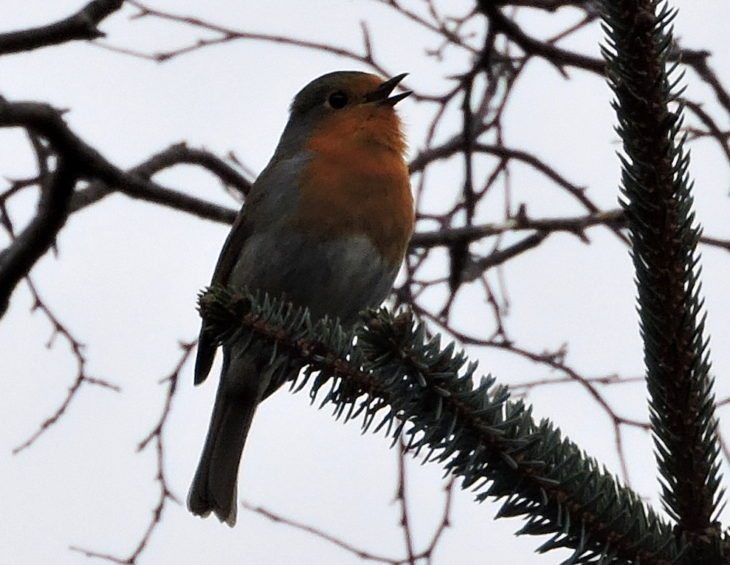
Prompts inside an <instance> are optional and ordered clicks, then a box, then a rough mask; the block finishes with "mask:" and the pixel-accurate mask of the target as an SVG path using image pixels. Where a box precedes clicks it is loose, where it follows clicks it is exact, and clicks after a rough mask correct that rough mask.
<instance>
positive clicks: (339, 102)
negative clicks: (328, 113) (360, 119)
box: [327, 90, 347, 110]
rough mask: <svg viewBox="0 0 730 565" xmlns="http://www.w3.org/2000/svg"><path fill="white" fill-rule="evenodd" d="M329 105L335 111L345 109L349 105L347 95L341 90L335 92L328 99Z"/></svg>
mask: <svg viewBox="0 0 730 565" xmlns="http://www.w3.org/2000/svg"><path fill="white" fill-rule="evenodd" d="M327 103H328V104H329V105H330V106H331V107H332V108H334V109H335V110H339V109H340V108H344V107H345V106H346V105H347V94H345V93H344V92H342V91H341V90H338V91H337V92H333V93H332V94H330V96H329V98H328V99H327Z"/></svg>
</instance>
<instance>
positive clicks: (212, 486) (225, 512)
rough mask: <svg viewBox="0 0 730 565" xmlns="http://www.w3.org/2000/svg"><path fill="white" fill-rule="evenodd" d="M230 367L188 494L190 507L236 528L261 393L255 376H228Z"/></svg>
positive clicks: (234, 374)
mask: <svg viewBox="0 0 730 565" xmlns="http://www.w3.org/2000/svg"><path fill="white" fill-rule="evenodd" d="M227 365H228V363H226V362H224V369H223V371H222V374H221V382H220V383H219V386H218V393H217V395H216V399H215V406H214V408H213V415H212V416H211V420H210V427H209V428H208V436H207V438H206V440H205V447H204V448H203V454H202V455H201V457H200V463H199V464H198V470H197V471H196V473H195V478H194V479H193V484H192V486H191V487H190V493H189V494H188V508H189V509H190V511H191V512H192V513H193V514H197V515H199V516H203V517H205V516H207V515H208V514H210V512H211V511H212V512H214V513H215V515H216V516H217V517H218V519H219V520H220V521H221V522H226V523H227V524H228V525H229V526H233V525H234V524H235V523H236V510H237V506H238V505H237V501H236V491H237V488H236V482H237V478H238V466H239V464H240V462H241V454H242V453H243V446H244V444H245V443H246V436H247V435H248V430H249V428H250V427H251V421H252V420H253V416H254V413H255V412H256V407H257V406H258V404H259V402H260V401H261V392H260V387H259V386H257V384H256V383H255V380H256V375H251V374H248V375H245V374H244V375H242V374H240V373H238V374H236V373H233V375H230V376H229V375H228V374H227V373H228V372H229V370H228V369H229V367H227ZM233 365H234V366H235V365H236V363H233ZM230 369H234V367H230ZM246 373H248V371H246ZM230 377H233V378H230ZM231 381H238V383H239V384H243V383H242V381H248V382H247V383H245V384H244V386H235V384H234V385H233V386H230V385H231V384H233V383H232V382H231ZM251 381H254V382H251ZM246 385H248V386H246ZM251 385H253V386H251Z"/></svg>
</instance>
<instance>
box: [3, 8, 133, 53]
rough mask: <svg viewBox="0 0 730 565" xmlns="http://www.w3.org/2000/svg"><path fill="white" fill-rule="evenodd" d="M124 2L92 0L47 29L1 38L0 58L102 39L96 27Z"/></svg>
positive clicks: (101, 33) (27, 31)
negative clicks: (80, 41) (43, 48)
mask: <svg viewBox="0 0 730 565" xmlns="http://www.w3.org/2000/svg"><path fill="white" fill-rule="evenodd" d="M122 4H124V0H93V1H92V2H89V3H88V4H87V5H86V6H84V7H83V8H81V9H80V10H79V11H78V12H76V13H75V14H73V15H71V16H69V17H68V18H65V19H63V20H60V21H58V22H55V23H53V24H50V25H46V26H42V27H36V28H32V29H24V30H21V31H13V32H10V33H2V34H0V55H6V54H8V53H18V52H20V51H32V50H34V49H38V48H40V47H48V46H51V45H58V44H60V43H66V42H68V41H77V40H89V39H97V38H99V37H104V35H105V34H104V32H102V31H101V30H100V29H99V28H98V27H97V26H98V25H99V24H100V23H101V22H102V20H104V19H105V18H107V17H108V16H110V15H111V14H113V13H114V12H116V11H117V10H119V9H120V8H121V7H122Z"/></svg>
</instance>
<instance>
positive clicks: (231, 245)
mask: <svg viewBox="0 0 730 565" xmlns="http://www.w3.org/2000/svg"><path fill="white" fill-rule="evenodd" d="M308 159H309V156H308V155H302V154H300V156H298V157H295V158H292V159H281V160H276V161H274V160H272V161H271V162H270V163H269V164H268V165H267V166H266V168H265V169H264V170H263V171H262V172H261V174H260V175H259V177H258V178H257V179H256V181H255V182H254V183H253V186H252V187H251V192H250V193H249V195H248V198H246V202H245V204H244V205H243V208H241V211H240V212H239V213H238V216H237V217H236V220H235V222H233V227H232V228H231V231H230V232H229V234H228V237H227V238H226V241H225V243H224V244H223V249H221V254H220V256H219V257H218V262H217V263H216V266H215V270H214V271H213V278H212V280H211V285H214V284H222V285H226V284H228V281H229V278H230V275H231V272H232V271H233V268H234V267H235V266H236V264H237V262H238V259H239V257H240V255H241V250H242V249H243V247H244V245H246V242H247V240H248V239H249V238H250V236H251V234H252V233H253V232H254V231H255V230H256V229H257V227H265V226H266V225H269V224H272V223H276V222H277V220H279V219H280V218H281V217H282V216H285V215H287V213H288V212H289V211H290V210H291V208H292V207H293V205H294V202H295V199H296V196H297V190H296V187H297V180H298V178H299V173H300V172H301V170H302V167H303V166H304V164H305V163H306V161H307V160H308ZM206 329H207V328H206V320H205V319H203V323H202V326H201V328H200V335H199V338H198V353H197V356H196V358H195V384H196V385H197V384H200V383H202V382H203V381H204V380H205V379H206V378H207V376H208V373H209V372H210V368H211V366H212V365H213V360H214V358H215V352H216V349H217V347H216V344H215V341H214V340H213V338H212V337H211V336H210V335H209V334H208V333H207V332H206Z"/></svg>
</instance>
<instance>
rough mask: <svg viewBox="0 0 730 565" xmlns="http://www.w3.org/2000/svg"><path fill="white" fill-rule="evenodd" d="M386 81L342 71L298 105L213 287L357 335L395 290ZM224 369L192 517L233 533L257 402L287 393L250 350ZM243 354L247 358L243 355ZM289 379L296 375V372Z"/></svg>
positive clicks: (408, 196) (399, 172)
mask: <svg viewBox="0 0 730 565" xmlns="http://www.w3.org/2000/svg"><path fill="white" fill-rule="evenodd" d="M406 75H407V73H404V74H399V75H397V76H394V77H392V78H390V79H388V80H386V79H383V78H381V77H379V76H377V75H374V74H371V73H366V72H360V71H336V72H331V73H328V74H325V75H323V76H320V77H319V78H317V79H315V80H313V81H311V82H310V83H309V84H307V85H306V86H305V87H304V88H302V89H301V90H300V91H299V93H298V94H297V95H296V96H295V97H294V100H293V102H292V104H291V107H290V109H289V119H288V121H287V123H286V126H285V127H284V131H283V133H282V134H281V138H280V140H279V142H278V144H277V146H276V149H275V151H274V154H273V156H272V158H271V160H270V161H269V163H268V165H267V166H266V167H265V168H264V170H263V171H262V172H261V174H260V175H259V177H258V178H257V179H256V181H255V182H254V183H253V185H252V187H251V190H250V192H249V194H248V196H247V198H246V200H245V202H244V205H243V207H242V208H241V211H240V212H239V213H238V215H237V217H236V219H235V221H234V223H233V226H232V228H231V231H230V233H229V235H228V237H227V239H226V241H225V243H224V244H223V248H222V250H221V253H220V256H219V258H218V262H217V264H216V266H215V270H214V273H213V277H212V283H211V285H224V286H226V287H229V288H236V287H244V286H245V287H246V288H248V289H249V290H261V291H264V292H266V293H268V294H269V295H272V296H281V297H285V298H286V299H287V300H289V301H291V302H292V303H294V304H295V305H297V306H301V307H306V308H308V309H309V312H310V314H311V316H312V317H313V318H314V319H318V318H323V317H325V316H327V317H329V318H332V319H339V321H340V323H341V324H343V325H344V326H351V325H352V324H354V322H355V321H356V320H357V316H358V313H359V312H360V311H362V310H363V309H365V308H368V307H375V306H378V305H380V304H381V303H382V302H383V300H384V299H385V298H386V297H387V295H388V293H389V292H390V290H391V288H392V286H393V282H394V280H395V278H396V276H397V274H398V271H399V269H400V266H401V263H402V262H403V259H404V257H405V254H406V250H407V247H408V242H409V241H410V238H411V236H412V234H413V229H414V222H415V213H414V207H413V197H412V193H411V187H410V178H409V171H408V164H407V161H406V158H405V154H406V139H405V135H404V133H403V127H402V124H401V121H400V119H399V117H398V115H397V113H396V110H395V105H396V104H397V103H398V102H400V101H401V100H403V99H404V98H406V97H407V96H408V95H410V94H411V92H410V91H404V92H400V93H398V94H393V92H394V90H395V89H396V87H397V86H398V85H399V83H400V82H401V81H402V80H403V78H405V76H406ZM222 348H223V365H222V369H221V374H220V380H219V383H218V390H217V393H216V398H215V403H214V407H213V411H212V415H211V419H210V424H209V428H208V434H207V437H206V440H205V444H204V447H203V451H202V454H201V457H200V463H199V464H198V468H197V471H196V473H195V476H194V479H193V482H192V486H191V488H190V492H189V495H188V501H187V502H188V508H189V510H190V511H191V512H192V513H193V514H196V515H199V516H202V517H206V516H208V515H209V514H210V513H211V512H213V513H214V514H215V515H216V516H217V517H218V519H219V520H220V521H221V522H225V523H227V524H228V525H229V526H231V527H232V526H234V525H235V523H236V510H237V502H236V501H237V479H238V470H239V465H240V461H241V456H242V453H243V448H244V444H245V442H246V436H247V435H248V432H249V428H250V426H251V422H252V419H253V417H254V413H255V412H256V408H257V406H258V405H259V403H260V402H261V401H262V400H264V399H265V398H267V397H268V396H269V395H270V394H271V393H273V392H274V391H275V390H276V388H278V385H279V384H281V383H274V382H271V377H266V375H267V372H266V371H265V368H266V364H267V362H268V357H267V356H264V357H265V358H263V359H262V358H260V357H257V356H256V354H255V352H253V351H251V349H246V348H245V345H244V344H242V343H236V342H235V341H234V342H233V343H228V344H225V345H223V347H222ZM244 349H245V351H244ZM216 350H217V346H216V342H215V339H214V338H213V337H211V336H210V335H209V334H208V333H206V323H205V319H204V320H203V323H202V327H201V331H200V337H199V341H198V351H197V357H196V362H195V369H194V373H195V384H196V385H197V384H200V383H202V382H203V381H204V380H205V379H206V378H207V376H208V373H209V372H210V370H211V366H212V364H213V359H214V357H215V355H216ZM291 371H298V367H292V368H291Z"/></svg>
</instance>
